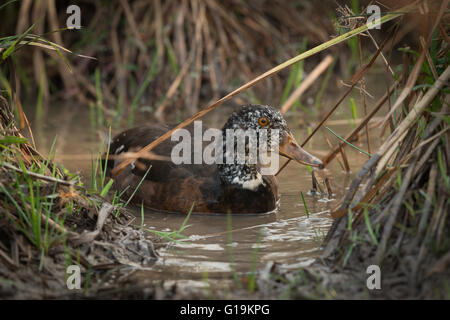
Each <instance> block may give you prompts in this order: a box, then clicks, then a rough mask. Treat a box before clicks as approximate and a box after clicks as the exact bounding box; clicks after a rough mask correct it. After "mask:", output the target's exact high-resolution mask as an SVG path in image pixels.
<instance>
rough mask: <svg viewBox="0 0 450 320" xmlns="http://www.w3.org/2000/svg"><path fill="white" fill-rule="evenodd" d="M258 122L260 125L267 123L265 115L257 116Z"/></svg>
mask: <svg viewBox="0 0 450 320" xmlns="http://www.w3.org/2000/svg"><path fill="white" fill-rule="evenodd" d="M258 122H259V125H260V126H261V127H265V126H267V125H268V124H269V120H267V118H266V117H261V118H259V120H258Z"/></svg>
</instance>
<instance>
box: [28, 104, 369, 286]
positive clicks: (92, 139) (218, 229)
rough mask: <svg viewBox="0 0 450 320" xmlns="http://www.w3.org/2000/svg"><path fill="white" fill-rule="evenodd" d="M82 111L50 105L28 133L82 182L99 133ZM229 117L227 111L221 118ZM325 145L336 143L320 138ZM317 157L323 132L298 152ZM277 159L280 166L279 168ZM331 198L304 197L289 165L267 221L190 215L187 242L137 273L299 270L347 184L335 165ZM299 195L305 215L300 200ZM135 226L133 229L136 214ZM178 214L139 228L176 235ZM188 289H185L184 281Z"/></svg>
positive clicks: (304, 185)
mask: <svg viewBox="0 0 450 320" xmlns="http://www.w3.org/2000/svg"><path fill="white" fill-rule="evenodd" d="M86 109H87V108H85V107H83V106H78V107H74V106H58V107H57V110H50V112H49V113H48V116H46V117H45V121H41V122H39V121H34V122H33V132H34V138H35V140H36V144H37V147H38V148H39V150H41V151H42V152H43V153H45V152H46V151H48V150H49V149H50V146H51V144H52V142H53V139H54V138H55V136H57V140H56V160H57V161H59V162H61V163H63V164H64V166H65V167H67V168H68V169H70V170H72V171H78V172H80V173H81V175H82V176H83V177H84V178H85V179H86V183H88V182H89V177H90V166H91V160H90V157H91V154H95V153H96V152H97V151H98V150H99V144H100V143H99V141H101V134H99V132H98V131H96V130H95V129H92V127H91V125H90V122H89V112H88V110H86ZM228 114H229V112H228V113H227V115H228ZM227 115H214V113H213V115H211V116H210V117H209V118H208V119H206V122H207V123H209V125H211V124H212V123H217V124H218V125H217V126H216V127H218V126H219V127H220V126H222V124H223V123H224V122H225V120H226V117H227ZM288 122H289V123H290V126H291V129H292V131H293V132H294V134H295V136H296V139H297V140H298V141H300V142H301V141H302V140H303V139H304V138H305V137H306V130H305V129H304V128H302V129H298V125H296V123H297V122H298V119H296V117H292V118H289V119H288ZM339 123H341V125H334V126H333V125H329V127H331V128H332V129H333V130H334V131H335V132H337V133H340V134H341V135H345V133H347V132H348V131H349V128H350V129H351V126H350V125H349V124H348V123H346V122H345V121H343V122H342V121H340V122H339ZM328 137H329V138H330V140H332V141H334V142H336V139H335V138H333V137H332V136H331V137H330V135H328ZM305 148H306V149H307V150H308V151H310V152H311V153H313V154H314V155H316V156H318V157H322V156H323V155H325V154H326V153H327V152H328V150H329V146H328V144H327V143H326V141H325V139H324V136H323V131H322V132H319V133H318V134H317V135H316V136H315V137H314V138H313V139H312V140H311V141H310V142H309V143H308V144H307V145H306V147H305ZM346 150H347V151H346V152H347V155H348V158H349V162H350V166H351V167H352V168H354V169H355V170H356V169H357V168H359V167H360V166H361V165H362V164H363V163H364V161H365V160H366V159H367V156H364V155H361V154H359V153H358V152H356V151H354V150H352V149H351V148H347V149H346ZM284 161H285V160H284V158H283V159H280V164H282V163H283V162H284ZM328 170H329V171H328V174H329V176H330V177H331V179H332V187H333V191H334V193H335V195H334V196H333V199H332V200H331V201H327V200H326V199H323V198H321V197H320V196H313V195H310V194H308V191H309V190H310V189H311V176H310V174H309V173H308V171H307V170H306V168H305V167H303V166H301V165H299V164H296V163H293V162H292V163H291V164H289V165H288V166H287V167H286V168H285V170H284V171H282V173H281V174H280V175H279V185H280V193H281V206H280V209H279V210H278V211H277V212H276V213H272V214H267V215H246V216H244V215H234V216H232V217H231V219H230V221H228V220H227V217H226V216H221V215H193V216H191V218H190V220H189V221H188V225H189V227H188V228H187V229H185V231H184V232H183V234H184V235H185V236H186V237H187V238H186V239H183V240H181V241H179V242H176V243H172V244H171V245H170V246H168V247H164V248H162V249H160V250H159V255H160V256H161V259H159V261H158V262H157V263H156V264H155V265H154V266H153V267H152V268H151V270H148V271H145V273H144V276H149V277H152V278H153V279H154V278H162V279H173V280H183V281H192V280H194V283H195V282H197V283H198V284H199V283H200V284H201V283H202V281H203V280H202V279H204V278H205V277H207V278H208V279H224V278H230V276H231V274H232V272H237V273H247V272H250V271H251V270H254V269H255V268H257V269H259V268H261V267H263V266H264V265H265V264H266V263H267V262H269V261H275V262H278V263H280V264H282V266H283V267H284V268H286V269H295V268H298V267H300V266H307V265H309V264H311V263H312V262H313V261H314V258H315V257H316V256H317V255H318V254H319V253H320V244H321V242H322V240H323V238H324V236H325V234H326V233H327V230H328V228H329V227H330V225H331V222H332V220H331V218H330V215H329V210H330V208H331V207H333V206H334V205H335V204H336V200H335V199H340V198H341V197H342V196H343V194H344V193H345V190H346V188H347V186H348V182H349V181H350V175H348V174H345V173H344V172H343V171H342V169H341V167H340V166H339V165H338V163H337V162H336V161H333V162H332V163H331V165H330V166H329V168H328ZM300 192H303V194H304V196H305V200H306V203H307V207H308V209H309V213H310V216H309V217H307V215H306V210H305V207H304V205H303V202H302V200H301V196H300ZM131 209H132V210H133V211H134V212H135V214H136V224H137V225H140V224H141V221H140V220H141V219H140V212H139V209H138V208H131ZM184 219H185V216H184V215H181V214H163V213H155V212H150V211H147V212H145V215H144V221H143V225H144V226H145V228H149V229H152V230H158V231H175V230H178V229H179V227H180V226H181V224H182V223H183V220H184ZM190 284H192V283H190Z"/></svg>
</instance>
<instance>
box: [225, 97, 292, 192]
mask: <svg viewBox="0 0 450 320" xmlns="http://www.w3.org/2000/svg"><path fill="white" fill-rule="evenodd" d="M230 129H231V130H238V129H241V130H244V131H248V130H254V132H256V137H257V141H256V145H257V149H258V150H260V147H261V141H262V140H261V139H260V138H259V137H260V135H259V133H260V132H261V131H262V130H267V139H266V140H264V142H265V143H266V147H267V149H268V150H271V149H272V148H273V146H274V144H273V143H272V136H275V135H274V134H271V132H274V131H272V130H278V133H279V134H278V137H279V141H278V143H281V140H282V137H283V136H286V135H290V134H291V133H290V130H289V128H288V126H287V123H286V120H285V119H284V118H283V116H282V115H281V113H280V112H279V111H278V110H276V109H274V108H272V107H270V106H263V105H246V106H243V107H242V108H240V109H239V110H238V111H236V112H234V113H233V114H232V115H231V116H230V118H229V119H228V121H227V122H226V123H225V125H224V126H223V128H222V134H223V137H224V138H225V141H224V144H223V148H224V150H223V151H224V158H225V157H226V156H227V154H229V152H230V149H229V148H227V146H229V144H227V141H226V140H227V139H229V138H228V136H227V131H230ZM248 139H250V138H249V137H247V140H246V142H245V151H246V156H245V163H238V162H239V161H237V159H236V157H237V155H238V152H237V141H236V140H234V150H232V153H233V154H232V156H233V157H235V159H234V160H236V161H232V162H231V163H230V161H225V160H224V164H219V165H218V166H219V173H220V175H221V178H222V180H223V181H225V182H226V183H231V184H238V185H241V186H242V187H243V188H245V189H250V190H256V189H257V188H258V187H259V186H260V185H261V184H263V183H264V182H263V179H262V176H261V174H260V172H259V170H258V164H257V163H254V162H251V161H248V160H249V158H248V156H247V155H248V152H249V148H248V145H249V140H248Z"/></svg>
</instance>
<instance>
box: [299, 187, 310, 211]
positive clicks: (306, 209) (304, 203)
mask: <svg viewBox="0 0 450 320" xmlns="http://www.w3.org/2000/svg"><path fill="white" fill-rule="evenodd" d="M300 195H301V196H302V202H303V206H304V207H305V212H306V217H308V218H309V210H308V206H307V205H306V201H305V197H304V196H303V192H301V191H300Z"/></svg>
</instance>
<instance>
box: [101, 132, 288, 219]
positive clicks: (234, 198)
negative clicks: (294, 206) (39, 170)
mask: <svg viewBox="0 0 450 320" xmlns="http://www.w3.org/2000/svg"><path fill="white" fill-rule="evenodd" d="M169 129H170V127H167V126H162V125H153V126H143V127H138V128H134V129H130V130H127V131H125V132H123V133H121V134H119V135H118V136H117V137H115V138H114V139H113V142H112V144H111V146H110V153H111V154H116V152H117V150H119V151H120V153H123V152H127V151H133V150H136V151H137V150H139V149H140V148H142V147H144V146H146V145H147V144H149V143H150V142H152V141H154V140H155V139H156V138H158V137H159V136H161V135H162V134H163V133H164V132H166V131H167V130H169ZM188 129H190V128H188ZM175 144H176V142H172V141H170V140H168V141H165V142H163V143H162V144H161V145H159V146H157V147H156V148H155V149H154V150H153V152H154V153H155V154H157V155H159V156H167V157H170V153H171V150H172V147H173V146H174V145H175ZM117 164H118V162H116V163H115V165H117ZM113 165H114V161H111V160H110V161H109V163H108V166H109V168H112V167H113ZM150 165H151V168H150V170H149V171H148V173H147V175H146V178H145V179H144V180H142V178H143V176H144V175H145V173H146V172H147V170H148V167H149V166H150ZM141 181H142V182H141ZM263 181H264V184H262V185H260V186H259V187H258V188H257V189H255V190H249V189H244V188H242V187H240V186H239V185H233V184H227V183H224V182H223V181H222V180H221V179H220V176H219V172H218V168H217V165H215V164H211V165H207V164H190V165H185V164H182V165H175V164H173V163H172V162H171V161H170V160H168V161H161V160H144V159H138V160H136V162H135V163H134V164H133V165H131V166H128V167H127V168H126V169H125V170H124V171H123V172H122V173H121V174H120V175H118V176H117V177H115V188H116V189H117V190H118V191H119V192H121V191H123V190H125V189H126V191H125V192H124V193H123V198H124V199H128V198H129V197H130V196H131V195H132V194H133V192H134V190H135V189H136V188H137V187H138V186H139V184H140V187H139V188H138V189H137V191H136V193H135V195H134V196H133V202H134V203H136V204H141V203H143V204H144V206H146V207H148V208H151V209H153V210H157V211H166V212H181V213H187V212H189V210H190V208H191V206H192V204H193V203H194V209H193V212H196V213H267V212H271V211H273V210H275V209H276V207H277V203H278V200H279V195H278V183H277V179H276V178H275V177H274V176H263Z"/></svg>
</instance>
